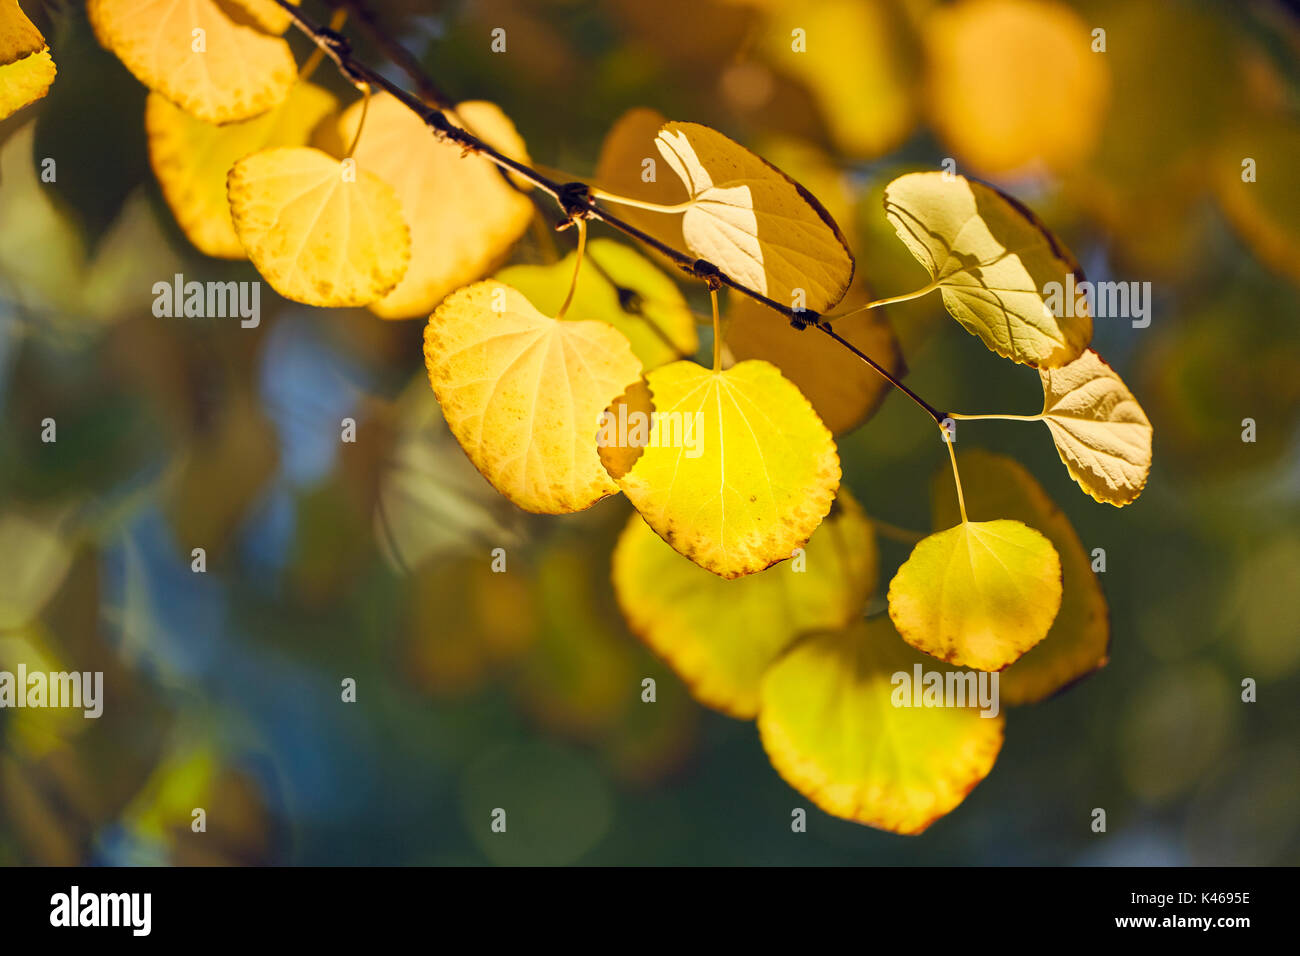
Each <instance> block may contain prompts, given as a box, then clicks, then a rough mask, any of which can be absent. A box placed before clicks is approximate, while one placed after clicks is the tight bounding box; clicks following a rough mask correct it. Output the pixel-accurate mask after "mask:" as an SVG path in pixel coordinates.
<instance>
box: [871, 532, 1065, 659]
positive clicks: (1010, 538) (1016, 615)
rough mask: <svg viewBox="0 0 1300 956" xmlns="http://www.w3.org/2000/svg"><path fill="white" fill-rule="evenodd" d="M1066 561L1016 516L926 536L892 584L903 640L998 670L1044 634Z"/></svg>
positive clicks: (893, 605) (896, 620)
mask: <svg viewBox="0 0 1300 956" xmlns="http://www.w3.org/2000/svg"><path fill="white" fill-rule="evenodd" d="M1060 606H1061V559H1060V558H1059V557H1058V556H1057V554H1056V549H1055V548H1053V547H1052V543H1051V542H1050V541H1049V540H1047V538H1046V537H1044V536H1043V534H1042V533H1041V532H1038V531H1035V530H1034V529H1033V528H1030V527H1028V526H1026V525H1024V524H1021V523H1020V522H1019V521H1008V520H1005V519H999V520H996V521H964V522H962V523H961V524H959V525H957V526H956V527H954V528H949V529H948V530H946V531H939V532H936V533H935V534H932V535H929V536H928V537H926V538H923V539H922V540H921V541H920V543H918V544H917V546H916V547H915V548H914V549H913V550H912V554H911V556H910V557H909V558H908V559H907V561H906V562H904V564H903V566H902V567H901V568H899V569H898V573H897V574H896V575H894V580H893V581H892V582H890V585H889V616H890V617H891V618H892V619H893V621H894V626H895V627H897V628H898V633H899V634H901V635H902V636H903V640H905V641H907V643H909V644H911V645H912V646H913V647H915V648H916V649H917V650H919V651H924V652H925V653H926V654H930V655H931V656H933V657H937V658H939V659H940V660H944V661H948V662H949V663H951V664H956V665H958V666H959V667H974V668H978V669H979V670H983V671H996V670H1001V669H1002V668H1003V667H1006V666H1007V665H1008V664H1010V663H1011V662H1012V661H1015V660H1016V659H1017V658H1019V657H1020V656H1021V655H1022V654H1024V653H1025V651H1027V650H1029V649H1030V648H1031V647H1033V646H1034V645H1035V644H1037V643H1038V642H1039V641H1041V640H1042V639H1043V638H1044V637H1046V636H1047V632H1048V630H1049V629H1050V628H1051V626H1052V622H1053V621H1054V620H1055V619H1056V612H1057V611H1058V610H1059V608H1060Z"/></svg>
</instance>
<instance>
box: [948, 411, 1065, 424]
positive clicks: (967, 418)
mask: <svg viewBox="0 0 1300 956" xmlns="http://www.w3.org/2000/svg"><path fill="white" fill-rule="evenodd" d="M948 417H949V418H960V419H961V420H962V421H964V422H981V421H992V420H994V419H1002V420H1003V421H1008V422H1041V421H1042V420H1043V414H1042V412H1039V413H1038V414H1037V415H963V414H961V413H960V412H949V413H948Z"/></svg>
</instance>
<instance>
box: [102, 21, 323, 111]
mask: <svg viewBox="0 0 1300 956" xmlns="http://www.w3.org/2000/svg"><path fill="white" fill-rule="evenodd" d="M86 10H87V12H88V13H89V14H90V23H91V26H93V27H94V28H95V36H96V37H98V38H99V42H100V43H102V44H103V45H104V46H106V47H108V49H110V50H112V51H113V52H114V53H115V54H117V57H118V59H120V60H121V61H122V63H123V64H125V66H126V68H127V69H128V70H130V71H131V72H132V73H133V74H135V77H136V79H138V80H139V81H140V82H141V83H143V84H144V85H145V86H147V87H149V89H151V90H157V91H158V92H159V93H161V94H162V95H163V96H165V97H167V99H169V100H171V101H172V102H173V103H175V104H176V105H177V106H179V107H180V108H181V109H183V110H185V112H187V113H190V114H192V115H193V116H195V117H197V118H198V119H201V120H203V121H204V122H207V123H230V122H234V121H235V120H243V119H249V118H250V117H253V116H256V115H257V114H258V113H265V112H266V111H267V110H269V109H270V108H271V107H272V106H275V105H276V104H277V103H280V102H282V101H283V100H284V98H285V97H286V96H288V95H289V89H290V88H291V87H292V86H293V84H294V81H295V80H296V79H297V70H296V68H295V66H294V62H293V54H292V53H291V52H290V51H289V44H288V43H286V42H285V41H284V40H282V39H280V38H279V37H271V36H267V35H266V34H265V33H263V32H262V31H260V30H258V29H257V28H255V27H251V26H242V25H240V24H238V23H235V22H234V21H233V20H231V19H230V18H229V17H228V16H226V14H225V13H224V12H222V9H221V7H219V6H218V5H217V3H216V0H89V3H88V4H87V6H86ZM199 31H202V32H201V33H200V32H199ZM200 41H201V42H200Z"/></svg>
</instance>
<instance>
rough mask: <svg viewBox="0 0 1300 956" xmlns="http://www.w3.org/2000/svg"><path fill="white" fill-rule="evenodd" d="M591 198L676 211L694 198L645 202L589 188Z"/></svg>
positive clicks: (686, 206)
mask: <svg viewBox="0 0 1300 956" xmlns="http://www.w3.org/2000/svg"><path fill="white" fill-rule="evenodd" d="M591 198H592V199H600V200H603V201H604V202H612V203H613V204H614V205H616V206H631V207H633V208H634V209H648V210H649V211H650V212H662V213H678V212H685V211H686V210H688V209H690V208H691V207H692V206H694V205H695V200H694V199H687V200H686V201H685V202H679V203H674V204H672V205H665V204H664V203H658V202H645V201H644V200H641V199H633V198H632V197H631V196H620V195H618V194H617V193H611V192H606V191H605V190H603V189H596V188H595V187H593V188H592V189H591Z"/></svg>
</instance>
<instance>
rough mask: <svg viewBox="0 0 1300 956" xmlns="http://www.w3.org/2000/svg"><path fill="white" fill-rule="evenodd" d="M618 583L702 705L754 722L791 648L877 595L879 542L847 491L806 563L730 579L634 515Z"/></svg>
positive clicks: (637, 622)
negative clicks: (764, 685) (773, 668)
mask: <svg viewBox="0 0 1300 956" xmlns="http://www.w3.org/2000/svg"><path fill="white" fill-rule="evenodd" d="M613 578H614V593H615V595H616V596H617V597H618V603H619V607H621V608H622V610H623V616H624V617H625V618H627V622H628V626H629V627H631V629H632V630H633V631H634V632H635V633H636V634H637V635H639V636H640V637H641V639H642V640H644V641H645V642H646V643H647V644H648V645H649V646H650V648H651V649H652V650H653V651H654V652H655V653H656V654H658V655H659V656H660V657H662V658H663V659H664V660H666V661H667V662H668V663H669V665H671V666H672V668H673V670H674V671H676V672H677V674H678V676H679V677H681V678H682V680H684V681H685V682H686V683H687V685H688V686H689V687H690V688H691V693H692V694H694V695H695V697H696V699H697V700H699V701H700V702H701V703H703V704H707V705H708V706H710V707H713V708H715V709H717V710H720V711H722V712H723V713H725V714H730V715H731V716H733V717H739V718H743V719H750V718H753V717H754V716H756V715H757V714H758V687H759V682H760V681H761V680H762V677H763V673H764V672H765V671H766V670H767V668H768V666H769V665H770V664H771V663H772V661H773V660H775V659H776V657H777V655H779V654H780V653H781V651H782V650H784V649H785V648H786V647H787V646H789V644H790V642H791V641H793V640H794V639H795V638H796V637H797V636H798V635H800V634H803V633H806V632H808V631H819V630H838V629H839V628H842V627H847V626H848V625H849V624H850V623H851V622H852V621H853V620H855V619H856V618H858V617H859V616H860V615H861V613H862V608H863V606H864V605H865V604H866V601H867V597H868V596H869V595H870V593H871V590H872V588H874V587H875V581H876V541H875V534H874V533H873V532H872V529H871V525H870V523H869V522H868V521H867V520H866V518H865V517H864V516H863V514H862V509H861V508H859V507H858V504H857V502H855V501H854V500H853V499H852V498H851V497H849V495H848V493H847V492H846V491H843V490H841V491H840V494H839V497H838V498H837V499H836V503H835V507H834V508H833V509H832V510H831V513H830V515H829V516H828V517H827V518H826V520H825V521H823V522H822V523H821V525H820V527H818V528H817V530H816V531H815V532H814V533H813V536H812V537H811V538H809V539H808V546H807V548H806V549H805V551H804V555H803V563H802V564H796V563H795V562H793V561H790V562H783V563H781V564H779V565H776V566H775V567H771V568H768V569H767V570H766V571H762V572H760V573H758V574H751V575H748V576H746V577H742V578H737V579H736V580H732V581H728V580H726V579H724V578H720V577H718V576H717V575H716V574H710V573H709V572H708V571H705V570H703V569H702V568H699V567H697V566H696V565H695V564H693V563H691V562H690V561H688V560H687V559H686V558H684V557H682V556H681V555H680V554H678V553H677V552H676V551H674V550H673V549H672V548H671V547H669V546H668V545H667V544H666V543H664V541H663V539H661V538H660V537H659V536H658V535H657V534H655V533H654V532H653V531H652V530H651V529H650V527H649V525H647V524H646V523H645V522H644V521H643V520H642V519H641V517H640V516H639V515H635V514H634V515H632V517H631V518H630V520H629V521H628V523H627V527H626V528H624V529H623V534H622V535H621V536H620V537H619V540H618V545H617V547H615V549H614V574H613ZM723 608H725V613H721V614H720V613H719V609H723Z"/></svg>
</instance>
